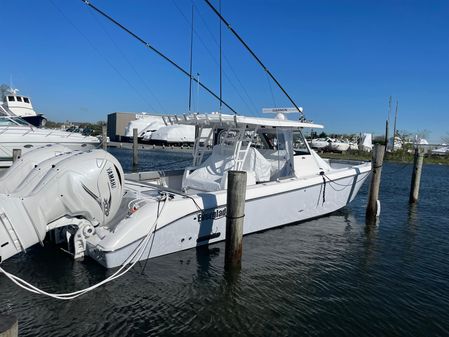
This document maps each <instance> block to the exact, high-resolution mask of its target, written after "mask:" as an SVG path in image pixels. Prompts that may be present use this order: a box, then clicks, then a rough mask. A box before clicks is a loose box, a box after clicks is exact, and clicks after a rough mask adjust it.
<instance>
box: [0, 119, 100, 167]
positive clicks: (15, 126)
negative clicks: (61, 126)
mask: <svg viewBox="0 0 449 337" xmlns="http://www.w3.org/2000/svg"><path fill="white" fill-rule="evenodd" d="M48 144H61V145H65V146H67V147H68V148H70V149H71V150H77V149H86V150H87V149H92V148H94V147H96V146H98V145H99V144H100V140H99V139H98V138H96V137H92V136H84V135H82V134H80V133H76V132H67V131H60V130H52V129H46V128H37V127H35V126H33V125H31V124H29V123H27V122H26V121H25V120H23V119H22V118H20V117H17V116H10V115H5V114H2V111H0V167H9V166H11V164H12V155H13V149H20V150H21V151H22V154H25V153H26V152H28V151H31V150H33V149H36V148H38V147H41V146H44V145H48Z"/></svg>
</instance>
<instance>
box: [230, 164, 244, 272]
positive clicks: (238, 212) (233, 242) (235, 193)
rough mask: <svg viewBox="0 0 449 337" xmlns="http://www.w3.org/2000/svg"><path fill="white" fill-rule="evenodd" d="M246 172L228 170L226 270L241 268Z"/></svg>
mask: <svg viewBox="0 0 449 337" xmlns="http://www.w3.org/2000/svg"><path fill="white" fill-rule="evenodd" d="M245 199H246V172H244V171H229V172H228V191H227V201H226V203H227V211H226V243H225V247H226V249H225V270H226V271H229V270H240V268H241V262H242V245H243V222H244V218H245Z"/></svg>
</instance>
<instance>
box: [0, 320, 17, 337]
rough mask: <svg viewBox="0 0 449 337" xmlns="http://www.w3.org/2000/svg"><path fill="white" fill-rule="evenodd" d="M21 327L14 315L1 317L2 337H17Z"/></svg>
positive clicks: (0, 329)
mask: <svg viewBox="0 0 449 337" xmlns="http://www.w3.org/2000/svg"><path fill="white" fill-rule="evenodd" d="M18 335H19V326H18V322H17V318H16V317H15V316H14V315H0V337H17V336H18Z"/></svg>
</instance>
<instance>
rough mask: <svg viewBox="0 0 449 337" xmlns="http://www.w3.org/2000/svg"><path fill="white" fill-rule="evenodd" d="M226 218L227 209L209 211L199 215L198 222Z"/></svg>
mask: <svg viewBox="0 0 449 337" xmlns="http://www.w3.org/2000/svg"><path fill="white" fill-rule="evenodd" d="M225 216H226V207H223V208H220V209H219V208H216V209H213V210H207V211H204V212H201V213H199V214H198V222H201V221H206V220H215V219H220V218H223V217H225Z"/></svg>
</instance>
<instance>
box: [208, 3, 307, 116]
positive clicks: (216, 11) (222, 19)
mask: <svg viewBox="0 0 449 337" xmlns="http://www.w3.org/2000/svg"><path fill="white" fill-rule="evenodd" d="M204 1H205V2H206V3H207V4H208V5H209V7H210V8H211V9H212V10H213V11H214V13H215V14H217V16H218V17H219V18H220V20H221V21H223V23H224V24H225V25H226V27H227V28H228V29H229V30H230V31H231V33H232V34H234V36H235V37H236V38H237V39H238V40H239V41H240V42H241V43H242V44H243V46H244V47H245V48H246V50H248V52H249V53H250V54H251V55H252V56H253V57H254V58H255V59H256V61H257V62H258V63H259V65H260V66H261V67H262V68H263V70H265V71H266V73H267V74H268V75H269V76H270V77H271V79H272V80H273V81H274V83H276V85H277V86H278V87H279V89H281V90H282V92H283V93H284V94H285V96H287V98H288V99H289V100H290V102H291V103H292V104H293V106H294V107H295V108H296V110H298V112H299V113H300V114H301V119H304V114H303V113H302V111H301V109H300V108H299V107H298V105H296V103H295V102H294V101H293V99H292V98H291V97H290V95H289V94H288V93H287V91H285V89H284V88H283V87H282V85H281V84H280V83H279V82H278V81H277V80H276V78H275V77H274V76H273V74H272V73H271V72H270V71H269V70H268V68H267V67H265V65H264V64H263V63H262V61H261V60H260V59H259V58H258V57H257V55H256V54H255V53H254V52H253V51H252V50H251V48H250V47H249V46H248V45H247V44H246V43H245V41H243V39H242V38H241V37H240V35H239V34H237V32H236V31H235V30H234V29H233V28H232V27H231V25H230V24H229V23H228V22H227V21H226V19H225V18H224V17H223V16H222V15H221V14H220V12H219V11H218V10H217V9H216V8H215V7H214V6H213V5H212V4H211V3H210V1H209V0H204Z"/></svg>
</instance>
